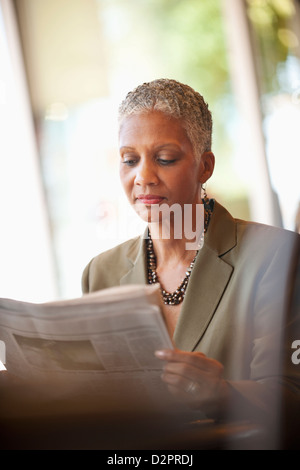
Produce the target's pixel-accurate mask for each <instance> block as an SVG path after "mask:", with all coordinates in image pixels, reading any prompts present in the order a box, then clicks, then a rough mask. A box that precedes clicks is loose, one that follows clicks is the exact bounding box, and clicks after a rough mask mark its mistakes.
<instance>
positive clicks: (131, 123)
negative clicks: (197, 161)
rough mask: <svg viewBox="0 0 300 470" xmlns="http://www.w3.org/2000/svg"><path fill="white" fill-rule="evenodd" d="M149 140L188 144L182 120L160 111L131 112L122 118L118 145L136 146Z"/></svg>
mask: <svg viewBox="0 0 300 470" xmlns="http://www.w3.org/2000/svg"><path fill="white" fill-rule="evenodd" d="M149 141H152V142H155V143H156V142H158V141H160V142H165V141H168V142H175V143H178V144H185V145H187V144H190V141H189V138H188V136H187V133H186V130H185V128H184V127H183V124H182V121H180V120H179V119H176V118H174V117H172V116H168V115H167V114H164V113H162V112H160V111H150V112H145V113H139V114H133V115H129V116H127V117H125V118H124V119H123V120H122V122H121V124H120V128H119V142H120V146H124V145H126V146H136V145H139V144H142V143H143V142H149Z"/></svg>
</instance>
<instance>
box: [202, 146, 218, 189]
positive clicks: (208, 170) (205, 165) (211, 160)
mask: <svg viewBox="0 0 300 470" xmlns="http://www.w3.org/2000/svg"><path fill="white" fill-rule="evenodd" d="M214 168H215V156H214V154H213V153H212V152H204V153H203V154H202V155H201V160H200V165H199V174H198V178H199V182H200V183H201V184H204V183H205V182H206V181H207V180H208V179H209V178H210V177H211V175H212V174H213V172H214Z"/></svg>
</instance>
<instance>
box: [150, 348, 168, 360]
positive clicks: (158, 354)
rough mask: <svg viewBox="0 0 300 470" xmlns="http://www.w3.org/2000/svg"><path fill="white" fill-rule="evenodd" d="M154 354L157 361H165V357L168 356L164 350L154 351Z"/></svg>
mask: <svg viewBox="0 0 300 470" xmlns="http://www.w3.org/2000/svg"><path fill="white" fill-rule="evenodd" d="M154 354H155V356H156V357H158V358H159V359H167V357H168V356H169V352H168V351H166V350H165V349H159V350H158V351H155V353H154Z"/></svg>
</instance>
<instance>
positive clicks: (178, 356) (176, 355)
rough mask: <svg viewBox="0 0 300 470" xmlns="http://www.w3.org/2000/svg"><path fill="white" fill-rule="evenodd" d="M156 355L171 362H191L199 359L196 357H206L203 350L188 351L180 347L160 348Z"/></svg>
mask: <svg viewBox="0 0 300 470" xmlns="http://www.w3.org/2000/svg"><path fill="white" fill-rule="evenodd" d="M155 356H156V357H157V358H158V359H161V360H163V361H169V362H187V363H190V364H193V363H195V361H197V359H196V357H198V358H199V359H200V358H206V356H205V354H203V353H201V352H187V351H181V350H180V349H160V350H157V351H155Z"/></svg>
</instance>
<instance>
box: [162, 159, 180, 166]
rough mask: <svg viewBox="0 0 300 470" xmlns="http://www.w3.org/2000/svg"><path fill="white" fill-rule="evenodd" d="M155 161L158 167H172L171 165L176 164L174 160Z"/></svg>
mask: <svg viewBox="0 0 300 470" xmlns="http://www.w3.org/2000/svg"><path fill="white" fill-rule="evenodd" d="M157 161H158V162H159V164H160V165H162V166H168V165H172V164H173V163H175V162H176V158H173V159H172V160H167V159H165V158H158V159H157Z"/></svg>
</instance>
